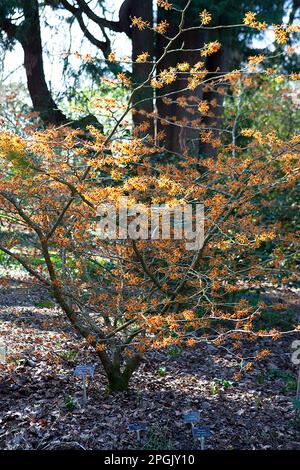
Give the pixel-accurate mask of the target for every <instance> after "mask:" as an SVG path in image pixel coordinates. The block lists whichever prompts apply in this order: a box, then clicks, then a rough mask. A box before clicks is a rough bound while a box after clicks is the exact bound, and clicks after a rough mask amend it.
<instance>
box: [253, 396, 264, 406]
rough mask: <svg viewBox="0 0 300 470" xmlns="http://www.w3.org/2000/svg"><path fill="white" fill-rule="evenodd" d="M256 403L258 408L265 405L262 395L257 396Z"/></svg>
mask: <svg viewBox="0 0 300 470" xmlns="http://www.w3.org/2000/svg"><path fill="white" fill-rule="evenodd" d="M255 405H256V407H257V408H262V406H263V400H262V398H261V397H259V396H257V397H255Z"/></svg>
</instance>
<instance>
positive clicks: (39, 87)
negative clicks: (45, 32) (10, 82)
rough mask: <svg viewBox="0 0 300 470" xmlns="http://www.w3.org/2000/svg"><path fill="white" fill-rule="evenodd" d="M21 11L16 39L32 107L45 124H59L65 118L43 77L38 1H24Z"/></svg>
mask: <svg viewBox="0 0 300 470" xmlns="http://www.w3.org/2000/svg"><path fill="white" fill-rule="evenodd" d="M23 11H24V16H25V20H24V22H23V24H22V26H21V27H20V29H19V31H18V39H19V41H20V42H21V44H22V47H23V50H24V65H25V69H26V76H27V85H28V90H29V93H30V97H31V100H32V104H33V107H34V109H35V111H37V112H38V113H39V114H40V116H41V118H42V120H43V121H44V122H45V123H46V124H61V123H63V122H66V121H67V118H66V116H65V115H64V114H63V113H62V112H61V111H60V110H59V109H58V107H57V105H56V103H55V102H54V100H53V98H52V96H51V93H50V91H49V89H48V86H47V83H46V79H45V72H44V65H43V49H42V41H41V29H40V17H39V5H38V1H37V0H26V1H24V2H23Z"/></svg>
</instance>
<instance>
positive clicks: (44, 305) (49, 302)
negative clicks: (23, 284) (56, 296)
mask: <svg viewBox="0 0 300 470" xmlns="http://www.w3.org/2000/svg"><path fill="white" fill-rule="evenodd" d="M35 306H36V307H38V308H53V307H55V303H54V302H52V300H50V299H48V300H43V301H42V302H37V303H36V304H35Z"/></svg>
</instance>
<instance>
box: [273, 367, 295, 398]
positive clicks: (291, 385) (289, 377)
mask: <svg viewBox="0 0 300 470" xmlns="http://www.w3.org/2000/svg"><path fill="white" fill-rule="evenodd" d="M267 375H268V377H269V378H270V379H271V380H276V379H279V380H281V381H282V382H283V383H284V386H283V392H285V393H288V392H293V391H296V389H297V382H296V379H295V377H294V376H293V374H292V373H291V372H288V371H285V370H281V369H276V368H271V369H269V370H268V372H267Z"/></svg>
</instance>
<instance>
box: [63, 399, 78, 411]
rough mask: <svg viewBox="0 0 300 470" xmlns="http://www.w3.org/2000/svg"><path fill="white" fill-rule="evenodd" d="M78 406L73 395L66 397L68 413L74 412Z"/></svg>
mask: <svg viewBox="0 0 300 470" xmlns="http://www.w3.org/2000/svg"><path fill="white" fill-rule="evenodd" d="M76 406H77V401H76V399H75V398H74V397H72V395H66V397H65V407H66V409H67V410H68V411H73V410H74V409H75V408H76Z"/></svg>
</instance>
